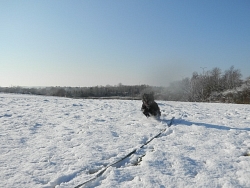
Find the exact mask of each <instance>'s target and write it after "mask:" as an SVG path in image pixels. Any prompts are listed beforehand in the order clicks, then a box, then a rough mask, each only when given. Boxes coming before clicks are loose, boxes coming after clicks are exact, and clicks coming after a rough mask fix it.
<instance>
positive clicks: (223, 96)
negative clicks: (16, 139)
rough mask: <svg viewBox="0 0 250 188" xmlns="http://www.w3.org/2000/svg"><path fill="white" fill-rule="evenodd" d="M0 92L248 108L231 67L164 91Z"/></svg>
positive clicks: (244, 87)
mask: <svg viewBox="0 0 250 188" xmlns="http://www.w3.org/2000/svg"><path fill="white" fill-rule="evenodd" d="M0 92H5V93H20V94H34V95H46V96H59V97H70V98H116V99H117V98H119V99H141V95H142V94H143V93H148V92H153V93H154V94H155V99H156V100H169V101H187V102H230V103H246V104H250V77H248V78H247V79H246V80H242V74H241V72H240V70H239V69H235V68H234V66H231V67H230V68H229V69H228V70H226V71H224V72H222V70H221V69H220V68H218V67H216V68H213V69H212V70H209V71H203V73H198V72H193V74H192V76H191V78H189V77H187V78H184V79H182V80H180V81H175V82H172V83H171V84H170V85H169V86H168V87H154V86H149V85H134V86H128V85H123V84H121V83H120V84H118V85H116V86H110V85H107V86H95V87H40V88H35V87H33V88H26V87H20V86H16V87H0Z"/></svg>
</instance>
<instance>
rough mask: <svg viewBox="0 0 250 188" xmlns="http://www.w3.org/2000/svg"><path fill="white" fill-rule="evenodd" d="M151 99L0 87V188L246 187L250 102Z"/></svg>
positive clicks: (248, 180)
mask: <svg viewBox="0 0 250 188" xmlns="http://www.w3.org/2000/svg"><path fill="white" fill-rule="evenodd" d="M156 102H157V103H158V104H159V107H160V109H161V111H162V117H161V120H156V119H154V118H146V117H145V116H144V115H143V114H142V113H141V111H140V108H141V104H142V102H141V101H133V100H90V99H89V100H87V99H69V98H57V97H46V96H32V95H18V94H4V93H0V142H1V145H0V180H1V181H0V187H41V188H52V187H56V188H66V187H76V186H78V185H80V184H83V183H84V182H87V181H88V180H90V179H92V178H94V177H96V176H97V174H99V175H98V177H97V178H96V179H93V180H92V181H90V182H88V183H86V184H84V185H83V186H82V187H105V188H106V187H124V188H125V187H126V188H127V187H160V188H164V187H223V188H230V187H232V188H233V187H250V178H249V177H250V115H249V114H250V106H249V105H237V104H218V103H216V104H213V103H184V102H170V101H156ZM172 117H175V120H174V123H173V125H172V126H171V127H169V128H168V126H167V123H168V120H170V119H171V118H172ZM161 131H162V134H160V135H159V136H158V137H157V138H154V139H153V140H152V141H151V142H149V143H148V144H147V145H145V146H143V147H142V145H143V144H145V143H146V142H147V141H148V140H150V139H151V138H153V137H154V136H155V135H157V134H159V133H160V132H161ZM132 151H135V152H134V153H133V154H131V155H130V156H128V157H127V158H126V159H124V160H122V161H120V162H118V163H116V164H114V163H115V162H116V161H119V160H120V159H122V158H123V157H124V156H126V155H128V154H129V153H130V152H132ZM112 164H114V165H112ZM102 172H103V173H102Z"/></svg>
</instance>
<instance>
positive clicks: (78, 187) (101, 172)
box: [74, 117, 174, 188]
mask: <svg viewBox="0 0 250 188" xmlns="http://www.w3.org/2000/svg"><path fill="white" fill-rule="evenodd" d="M173 121H174V117H172V119H171V120H170V121H169V123H168V124H167V125H168V127H167V128H169V127H170V126H171V125H172V124H173ZM167 128H164V129H162V130H161V131H160V132H159V133H158V134H156V135H155V136H153V137H152V138H151V139H149V140H148V141H147V142H146V143H144V144H142V145H141V146H140V147H139V148H137V149H134V150H133V151H131V152H130V153H128V154H127V155H125V156H124V157H122V158H121V159H119V160H118V161H115V162H113V163H111V164H109V165H107V166H106V167H105V168H104V169H103V170H101V171H100V172H98V173H97V174H96V175H95V176H94V177H93V178H91V179H89V180H88V181H85V182H83V183H81V184H79V185H77V186H76V187H74V188H80V187H82V186H84V185H87V184H88V183H90V182H92V181H94V180H95V179H97V178H98V177H100V176H101V175H102V174H103V173H104V172H105V171H106V170H107V169H108V168H109V167H111V166H114V167H115V165H117V164H118V163H120V162H122V161H123V160H125V159H126V158H128V157H130V156H131V155H133V154H134V153H136V152H137V151H138V150H140V149H141V148H143V147H144V146H146V145H147V144H149V143H150V142H151V141H152V140H154V139H155V138H157V137H159V136H160V135H161V134H162V133H164V132H165V131H166V130H167ZM142 157H143V156H142Z"/></svg>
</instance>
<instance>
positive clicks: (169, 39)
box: [0, 0, 250, 86]
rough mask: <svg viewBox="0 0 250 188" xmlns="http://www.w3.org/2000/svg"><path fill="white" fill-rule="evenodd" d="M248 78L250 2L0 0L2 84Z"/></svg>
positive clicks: (156, 82)
mask: <svg viewBox="0 0 250 188" xmlns="http://www.w3.org/2000/svg"><path fill="white" fill-rule="evenodd" d="M232 65H233V66H234V67H235V68H236V69H240V70H241V73H242V75H243V78H246V77H248V76H250V1H249V0H81V1H80V0H67V1H65V0H53V1H51V0H42V1H41V0H18V1H15V0H12V1H10V0H0V86H96V85H103V86H105V85H108V84H109V85H117V84H118V83H122V84H124V85H137V84H149V85H155V86H166V85H167V84H168V83H169V82H172V81H175V80H180V79H182V78H185V77H191V76H192V73H193V72H194V71H197V72H200V73H201V72H202V71H203V69H202V68H201V67H203V68H204V67H207V68H205V70H211V69H212V68H214V67H219V68H221V69H222V71H225V70H226V69H229V68H230V66H232Z"/></svg>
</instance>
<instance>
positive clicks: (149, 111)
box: [141, 93, 161, 117]
mask: <svg viewBox="0 0 250 188" xmlns="http://www.w3.org/2000/svg"><path fill="white" fill-rule="evenodd" d="M141 111H142V113H143V114H144V115H145V116H146V117H150V116H154V117H160V116H161V111H160V108H159V106H158V104H157V103H156V102H155V100H154V94H153V93H150V94H146V93H144V94H143V95H142V107H141Z"/></svg>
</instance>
